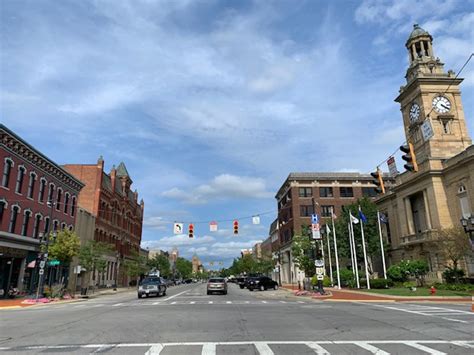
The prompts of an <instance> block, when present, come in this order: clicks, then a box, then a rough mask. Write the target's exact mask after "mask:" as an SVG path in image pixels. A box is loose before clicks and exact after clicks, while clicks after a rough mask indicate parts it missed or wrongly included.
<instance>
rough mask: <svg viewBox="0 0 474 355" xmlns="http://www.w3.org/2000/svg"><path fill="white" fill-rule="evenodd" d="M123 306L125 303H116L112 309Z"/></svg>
mask: <svg viewBox="0 0 474 355" xmlns="http://www.w3.org/2000/svg"><path fill="white" fill-rule="evenodd" d="M121 305H123V303H116V304H113V305H112V307H118V306H121Z"/></svg>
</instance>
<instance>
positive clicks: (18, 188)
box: [15, 166, 26, 194]
mask: <svg viewBox="0 0 474 355" xmlns="http://www.w3.org/2000/svg"><path fill="white" fill-rule="evenodd" d="M25 171H26V169H25V168H24V167H23V166H20V167H19V168H18V175H17V178H16V187H15V192H16V193H18V194H21V191H22V190H23V180H24V177H25Z"/></svg>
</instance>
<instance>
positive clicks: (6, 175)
mask: <svg viewBox="0 0 474 355" xmlns="http://www.w3.org/2000/svg"><path fill="white" fill-rule="evenodd" d="M12 166H13V161H12V160H10V159H5V165H4V166H3V178H2V186H3V187H6V188H8V183H9V182H10V173H11V171H12Z"/></svg>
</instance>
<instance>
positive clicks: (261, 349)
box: [255, 343, 274, 355]
mask: <svg viewBox="0 0 474 355" xmlns="http://www.w3.org/2000/svg"><path fill="white" fill-rule="evenodd" d="M255 348H256V349H257V351H258V353H259V354H260V355H274V352H273V351H272V349H271V348H270V347H269V346H268V344H266V343H255Z"/></svg>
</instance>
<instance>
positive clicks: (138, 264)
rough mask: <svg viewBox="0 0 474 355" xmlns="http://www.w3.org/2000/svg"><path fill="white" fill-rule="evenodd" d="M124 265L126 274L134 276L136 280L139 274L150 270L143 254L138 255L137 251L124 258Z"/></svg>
mask: <svg viewBox="0 0 474 355" xmlns="http://www.w3.org/2000/svg"><path fill="white" fill-rule="evenodd" d="M124 266H125V271H126V273H127V275H128V276H130V277H132V278H135V279H136V280H137V281H138V279H139V277H140V276H142V275H143V274H146V273H147V272H148V271H149V270H150V268H149V266H148V263H147V259H146V258H145V257H144V256H141V255H139V254H138V253H137V252H133V253H132V255H131V257H130V259H127V260H125V262H124Z"/></svg>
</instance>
